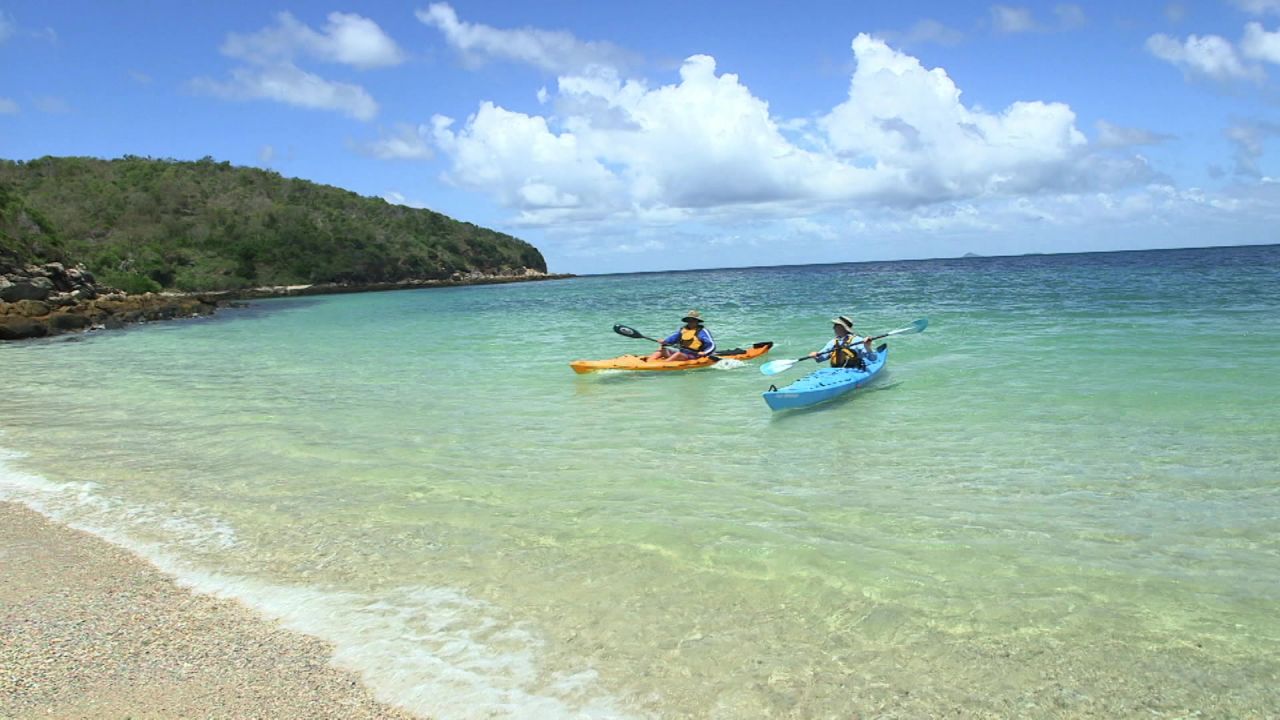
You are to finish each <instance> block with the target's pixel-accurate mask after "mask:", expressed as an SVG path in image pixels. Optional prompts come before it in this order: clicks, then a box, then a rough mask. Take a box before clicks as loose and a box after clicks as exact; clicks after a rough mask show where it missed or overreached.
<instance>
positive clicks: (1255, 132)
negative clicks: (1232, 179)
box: [1226, 122, 1280, 179]
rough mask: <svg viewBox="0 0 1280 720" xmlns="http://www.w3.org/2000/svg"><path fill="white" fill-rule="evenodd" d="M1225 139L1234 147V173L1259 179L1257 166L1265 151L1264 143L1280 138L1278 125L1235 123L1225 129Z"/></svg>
mask: <svg viewBox="0 0 1280 720" xmlns="http://www.w3.org/2000/svg"><path fill="white" fill-rule="evenodd" d="M1226 136H1227V139H1228V140H1230V141H1231V143H1232V144H1233V145H1235V148H1236V150H1235V161H1236V167H1235V172H1236V174H1237V175H1241V176H1244V177H1251V178H1259V179H1260V178H1261V177H1262V170H1261V168H1259V166H1258V160H1259V159H1261V157H1262V154H1263V152H1264V151H1265V149H1266V147H1265V146H1266V141H1267V140H1269V139H1270V138H1274V137H1280V124H1277V123H1267V122H1253V123H1237V124H1235V125H1232V126H1231V127H1229V128H1227V130H1226Z"/></svg>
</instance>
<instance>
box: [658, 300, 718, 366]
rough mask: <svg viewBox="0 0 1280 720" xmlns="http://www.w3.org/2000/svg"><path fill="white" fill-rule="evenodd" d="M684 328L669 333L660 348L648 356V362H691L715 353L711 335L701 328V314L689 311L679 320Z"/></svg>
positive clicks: (714, 344)
mask: <svg viewBox="0 0 1280 720" xmlns="http://www.w3.org/2000/svg"><path fill="white" fill-rule="evenodd" d="M680 321H681V322H683V323H684V327H682V328H680V329H679V330H676V331H675V332H673V333H671V334H670V335H669V336H667V338H666V339H665V340H663V341H662V347H661V348H659V349H658V351H657V352H655V353H654V354H652V355H650V356H649V357H648V358H646V359H648V360H693V359H695V358H700V357H706V356H707V355H710V354H711V353H713V352H715V351H716V341H715V340H713V339H712V338H711V333H710V332H708V331H707V329H706V328H705V327H703V326H702V314H701V313H699V312H698V311H697V310H690V311H689V312H688V313H687V314H686V315H685V316H684V317H682V318H680Z"/></svg>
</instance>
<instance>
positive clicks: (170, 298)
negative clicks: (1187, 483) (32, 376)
mask: <svg viewBox="0 0 1280 720" xmlns="http://www.w3.org/2000/svg"><path fill="white" fill-rule="evenodd" d="M572 277H576V276H575V275H572V274H568V273H542V272H537V271H532V270H526V271H525V272H524V273H520V274H507V275H503V274H484V273H477V272H473V273H467V274H465V275H463V274H460V275H457V276H454V277H452V278H448V279H430V280H428V279H416V280H397V281H394V282H377V283H315V284H309V285H274V286H264V287H254V288H242V289H238V290H210V291H193V292H160V293H143V294H140V295H127V294H125V293H119V292H113V293H109V294H103V295H97V294H96V292H95V293H94V294H93V295H88V296H86V299H81V298H80V297H76V298H74V299H70V298H67V299H65V300H62V301H61V302H60V303H59V302H48V301H45V300H38V299H22V300H16V301H12V302H3V301H0V343H3V342H6V341H18V340H30V339H35V338H44V337H53V336H56V335H63V334H68V333H76V332H93V331H98V330H116V329H119V328H122V327H124V326H125V325H130V324H135V323H144V322H156V321H160V320H176V319H184V318H194V317H201V316H206V315H213V314H215V313H216V312H217V311H218V309H219V308H222V307H226V306H229V305H235V304H237V303H244V302H248V301H252V300H265V299H270V298H280V297H299V296H306V295H341V294H349V293H362V292H387V291H392V290H416V289H421V288H437V287H462V286H467V285H502V284H507V283H518V282H539V281H543V280H564V279H567V278H572Z"/></svg>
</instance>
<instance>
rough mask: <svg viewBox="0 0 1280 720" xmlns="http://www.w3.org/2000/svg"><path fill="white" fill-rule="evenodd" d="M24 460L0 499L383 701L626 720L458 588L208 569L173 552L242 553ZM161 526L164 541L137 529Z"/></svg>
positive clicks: (583, 673) (185, 521)
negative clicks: (295, 635)
mask: <svg viewBox="0 0 1280 720" xmlns="http://www.w3.org/2000/svg"><path fill="white" fill-rule="evenodd" d="M23 457H25V456H24V455H22V454H21V453H16V452H13V451H9V450H5V449H3V448H0V500H5V501H11V502H18V503H21V504H23V505H26V506H27V507H30V508H32V509H33V510H36V511H37V512H39V513H41V514H43V515H45V516H47V517H49V518H51V519H53V520H55V521H57V522H61V523H64V524H66V525H69V526H70V527H73V528H76V529H79V530H84V531H86V532H89V533H91V534H93V535H96V536H98V537H100V538H103V539H104V540H106V541H108V542H111V543H113V544H115V545H119V546H121V547H124V548H126V549H128V550H130V551H132V552H134V553H135V554H137V555H139V556H141V557H143V558H145V559H146V560H148V561H149V562H151V563H152V564H153V565H154V566H156V567H157V568H159V569H160V570H161V571H163V572H165V573H167V574H169V575H171V576H173V577H174V578H176V579H177V581H178V583H179V584H180V585H182V586H184V587H187V588H190V589H192V590H194V591H195V592H198V593H203V594H208V595H214V596H217V597H224V598H234V599H236V600H239V601H241V602H243V603H245V604H247V605H248V606H250V607H252V608H254V609H256V610H257V611H258V612H260V613H262V614H264V615H265V616H267V617H269V618H271V619H273V620H276V621H278V622H280V624H281V625H283V626H284V627H286V628H288V629H290V630H293V631H296V632H300V633H304V634H307V635H311V636H314V637H317V638H320V639H322V640H325V641H327V642H329V643H331V644H332V645H333V646H334V648H335V650H334V655H333V662H334V664H335V665H336V666H338V667H341V668H344V669H346V670H350V671H353V672H356V673H358V674H359V675H360V676H361V679H362V680H363V681H364V683H365V685H366V686H368V687H369V689H370V690H371V691H372V692H373V693H374V695H375V696H376V697H377V698H378V699H379V700H382V701H384V702H387V703H390V704H394V705H398V706H400V707H402V708H405V709H407V710H409V711H411V712H414V713H419V714H422V715H426V716H432V717H451V718H499V717H521V718H542V717H546V718H559V717H580V718H625V717H636V716H638V715H637V714H636V713H633V712H627V711H624V710H623V709H622V708H621V707H620V704H619V702H618V701H617V700H615V699H614V698H612V697H610V696H608V695H607V694H605V693H603V692H601V691H600V689H599V687H598V683H597V677H596V673H595V671H593V670H591V669H589V668H586V669H581V670H578V671H574V672H558V673H549V672H545V671H544V668H543V667H542V665H541V663H540V651H541V649H542V646H543V644H542V642H541V640H540V639H539V635H538V633H537V632H536V631H535V630H534V629H533V628H531V627H529V626H527V625H526V624H524V623H521V622H519V621H518V620H515V619H513V618H510V617H507V616H505V615H504V613H502V612H501V611H500V610H499V609H498V608H495V607H493V606H490V605H488V604H486V603H483V602H481V601H478V600H475V599H472V598H470V597H468V596H467V595H466V594H465V593H463V592H461V591H458V590H454V589H451V588H440V587H422V586H401V587H396V588H392V589H389V590H387V591H382V592H378V593H376V594H375V593H367V592H351V591H346V590H341V589H334V588H323V587H290V586H285V585H280V584H275V583H271V582H264V581H261V580H256V579H252V578H246V577H240V576H236V575H232V574H228V573H222V572H216V571H209V570H206V569H202V568H199V567H196V566H195V565H193V564H192V563H190V562H188V561H186V560H184V559H183V558H182V557H180V556H179V555H177V554H175V551H181V550H182V549H184V548H188V547H189V548H195V547H199V546H204V547H205V548H207V547H208V544H209V543H213V544H214V545H216V546H219V547H229V546H230V545H233V544H234V543H235V533H234V530H233V529H232V528H230V527H227V526H226V525H225V524H221V523H219V522H218V521H217V520H216V519H215V518H209V517H174V516H170V515H166V514H165V513H163V512H161V511H158V510H155V509H152V508H148V507H144V506H136V505H129V504H126V503H124V502H122V501H118V500H114V499H111V498H106V497H104V496H102V495H101V494H100V493H98V492H97V490H98V488H97V486H96V485H95V484H94V483H89V482H65V483H58V482H52V481H50V480H48V479H46V478H43V477H41V476H39V475H35V474H32V473H29V472H25V471H23V470H20V469H18V468H17V467H16V466H15V463H16V462H17V461H19V460H21V459H22V458H23ZM138 526H143V527H146V528H148V529H154V528H156V527H159V528H161V529H162V530H164V531H165V533H164V534H165V536H166V538H172V541H171V542H170V541H166V542H165V543H164V544H163V545H162V544H161V543H157V542H148V541H143V540H140V539H138V538H137V537H136V535H135V534H133V533H131V528H135V527H138Z"/></svg>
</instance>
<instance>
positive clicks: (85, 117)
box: [0, 0, 1280, 274]
mask: <svg viewBox="0 0 1280 720" xmlns="http://www.w3.org/2000/svg"><path fill="white" fill-rule="evenodd" d="M45 155H55V156H67V155H79V156H93V157H103V158H113V157H120V156H124V155H138V156H145V157H155V158H174V159H179V160H195V159H199V158H202V157H206V156H210V157H213V158H214V159H215V160H218V161H228V162H231V163H232V164H235V165H244V166H255V167H261V168H266V169H270V170H273V171H276V172H279V173H280V174H282V175H284V176H286V177H297V178H303V179H307V180H312V181H315V182H319V183H324V184H328V185H335V186H338V187H342V188H345V189H348V190H352V191H354V192H357V193H360V194H362V195H367V196H373V197H381V198H384V199H386V200H387V201H388V202H394V203H399V204H403V205H408V206H411V207H427V208H431V209H432V210H435V211H438V212H442V213H445V214H447V215H449V216H451V217H454V218H457V219H459V220H464V221H467V222H471V223H475V224H477V225H482V226H485V227H491V228H494V229H497V230H500V231H503V232H507V233H510V234H512V235H515V236H516V237H520V238H522V239H524V240H527V241H529V242H531V243H533V244H534V245H536V246H537V247H538V248H539V249H540V250H541V251H542V253H543V255H544V256H545V257H546V259H547V262H548V266H549V268H550V269H551V270H552V271H554V272H570V273H583V274H585V273H608V272H629V271H647V270H668V269H690V268H706V267H738V266H753V265H780V264H803V263H823V262H849V261H865V260H890V259H909V258H929V257H956V256H961V255H964V254H966V253H976V254H979V255H1017V254H1022V253H1053V252H1083V251H1098V250H1122V249H1140V248H1155V247H1188V246H1209V245H1237V244H1257V243H1275V242H1280V232H1278V231H1277V228H1280V158H1278V156H1280V0H1202V1H1201V2H1189V1H1174V2H1168V1H1165V2H1144V1H1143V0H1133V1H1131V2H1124V3H1116V2H1077V3H1061V2H1049V3H1016V2H1010V3H1008V4H987V3H977V2H973V3H968V2H954V1H947V2H944V1H941V0H939V1H936V2H908V1H903V2H895V3H870V2H852V1H849V0H843V1H840V2H806V3H781V2H776V1H772V2H764V1H756V0H736V1H734V2H697V3H689V2H669V1H667V0H647V1H646V2H644V3H599V2H596V3H584V2H559V1H557V0H546V1H542V2H537V3H516V2H493V1H491V0H481V1H478V2H470V1H468V0H448V1H447V2H430V1H429V0H426V1H420V2H393V1H390V0H364V1H361V2H350V1H349V0H328V2H325V3H313V2H304V1H301V0H286V1H285V2H280V3H276V4H272V3H264V2H261V1H260V0H255V1H254V2H238V1H235V0H227V1H224V2H218V3H171V2H155V1H145V2H144V1H142V0H113V2H100V1H98V0H95V1H93V2H87V1H85V2H81V1H68V0H61V1H59V0H0V157H3V158H6V159H11V160H30V159H34V158H38V157H42V156H45Z"/></svg>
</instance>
